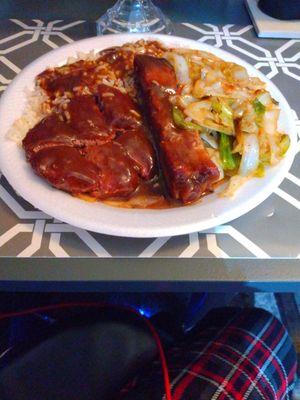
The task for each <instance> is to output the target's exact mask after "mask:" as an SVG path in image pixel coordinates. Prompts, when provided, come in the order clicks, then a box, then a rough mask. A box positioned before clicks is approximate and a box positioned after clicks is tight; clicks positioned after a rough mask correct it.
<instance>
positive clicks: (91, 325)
mask: <svg viewBox="0 0 300 400" xmlns="http://www.w3.org/2000/svg"><path fill="white" fill-rule="evenodd" d="M156 354H157V350H156V345H155V342H154V339H153V338H152V336H151V334H150V333H149V331H148V328H146V327H145V325H144V323H143V322H141V321H140V319H139V318H138V317H136V316H132V315H127V313H122V316H120V315H118V313H116V312H111V311H110V313H102V315H101V313H100V315H99V314H98V316H97V321H95V320H94V321H89V322H88V323H87V321H83V320H81V321H80V323H77V324H76V323H75V324H74V320H73V323H71V322H70V325H69V327H66V326H64V327H63V328H61V329H59V330H58V331H57V332H56V333H55V334H52V335H50V336H49V337H48V338H46V339H44V340H42V341H41V342H40V343H38V344H37V345H36V344H35V345H34V346H33V347H31V349H29V350H28V349H27V350H26V351H23V352H22V353H21V354H18V355H17V356H16V355H14V357H13V358H12V359H11V360H9V363H8V365H7V366H6V367H4V368H2V369H1V370H0V399H1V400H94V399H97V398H101V400H111V399H112V398H113V397H114V396H115V395H116V394H117V393H118V392H119V391H120V390H121V389H122V388H123V386H124V385H126V384H127V383H128V381H129V380H130V379H132V378H133V377H134V376H135V375H137V374H138V373H140V372H142V371H143V368H144V367H145V366H147V365H149V363H150V362H151V361H152V360H153V359H154V358H155V356H156ZM99 396H100V397H99Z"/></svg>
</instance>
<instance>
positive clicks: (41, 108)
mask: <svg viewBox="0 0 300 400" xmlns="http://www.w3.org/2000/svg"><path fill="white" fill-rule="evenodd" d="M25 95H26V98H27V101H26V106H25V109H24V112H23V114H22V116H21V117H20V118H18V119H17V120H16V121H15V122H14V123H13V124H12V126H11V128H10V129H9V131H8V133H7V135H8V137H9V138H10V139H11V140H13V141H14V142H16V143H17V144H19V145H21V144H22V140H23V139H24V138H25V136H26V134H27V132H28V131H29V129H31V128H33V127H34V126H35V125H36V124H37V123H38V122H39V121H40V120H41V119H42V118H44V117H45V116H46V115H47V114H48V112H49V111H48V112H47V110H46V107H45V102H46V101H47V99H48V97H47V95H46V94H45V93H44V92H43V90H42V89H40V88H39V87H36V88H35V89H34V90H28V89H26V93H25Z"/></svg>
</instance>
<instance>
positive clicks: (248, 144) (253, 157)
mask: <svg viewBox="0 0 300 400" xmlns="http://www.w3.org/2000/svg"><path fill="white" fill-rule="evenodd" d="M258 163H259V144H258V139H257V136H256V135H255V134H244V141H243V154H242V159H241V163H240V168H239V174H240V175H241V176H249V175H250V174H251V173H252V172H254V171H255V170H256V169H257V167H258Z"/></svg>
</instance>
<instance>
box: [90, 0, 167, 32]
mask: <svg viewBox="0 0 300 400" xmlns="http://www.w3.org/2000/svg"><path fill="white" fill-rule="evenodd" d="M125 32H127V33H137V32H151V33H165V34H170V33H172V24H171V21H170V20H169V18H167V17H166V16H165V15H164V14H163V12H162V11H161V10H160V9H159V8H158V7H156V6H155V5H154V4H153V3H152V1H151V0H118V1H117V2H116V4H115V5H114V6H113V7H112V8H110V9H108V10H107V12H106V13H105V14H104V15H102V16H101V17H100V18H99V19H98V20H97V33H98V35H102V34H107V33H125Z"/></svg>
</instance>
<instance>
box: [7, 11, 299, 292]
mask: <svg viewBox="0 0 300 400" xmlns="http://www.w3.org/2000/svg"><path fill="white" fill-rule="evenodd" d="M174 26H175V34H177V35H179V36H183V37H187V38H192V39H195V40H199V41H201V42H205V43H207V44H211V45H213V46H217V47H221V48H223V49H226V50H228V51H230V52H231V53H233V54H236V55H237V56H239V57H241V58H243V59H245V60H246V61H248V62H249V63H251V64H252V65H254V66H255V67H256V68H257V69H259V70H260V71H262V72H263V73H264V74H265V75H266V76H267V77H269V78H270V79H271V80H272V81H273V82H274V83H275V84H276V85H277V86H278V87H279V88H280V89H281V91H282V92H283V94H284V95H285V96H286V97H287V99H288V101H289V103H290V105H291V107H292V109H293V112H294V117H295V123H296V124H297V129H298V132H299V128H300V123H299V120H298V117H297V113H298V114H299V113H300V105H299V81H300V69H299V58H300V52H299V50H300V41H299V40H272V39H258V38H257V36H256V34H255V31H254V29H253V27H252V26H251V25H249V24H248V25H234V24H226V25H224V24H223V25H218V24H210V23H207V24H195V23H193V24H191V23H190V22H189V23H180V24H179V23H176V24H175V25H174ZM94 33H95V25H94V23H91V22H86V21H83V20H72V21H70V20H68V21H63V20H55V21H48V22H47V21H45V20H41V19H34V20H20V19H16V18H14V19H12V20H3V21H2V22H1V25H0V52H1V56H0V91H1V92H3V91H4V90H5V88H6V86H7V85H8V84H9V82H10V81H11V79H13V77H14V76H15V75H16V74H17V73H18V72H19V71H20V70H21V69H22V68H23V67H24V66H25V65H27V64H29V63H30V62H31V61H32V60H34V59H35V58H37V57H38V56H40V55H42V54H44V53H45V52H47V51H49V50H51V49H52V48H56V47H58V46H61V45H63V44H65V43H70V42H72V41H73V40H78V39H81V38H84V37H89V36H93V35H94ZM299 145H300V142H298V154H297V156H296V159H295V162H294V164H293V166H292V168H291V170H290V172H289V173H288V175H287V176H286V179H285V180H284V181H283V183H282V184H281V185H280V187H279V188H278V189H276V190H275V192H274V193H273V194H272V195H271V196H270V197H269V198H268V199H267V200H266V201H264V202H263V203H262V204H261V205H260V206H258V207H257V208H256V209H255V210H253V211H251V212H249V213H248V214H246V215H244V216H242V217H240V218H238V219H237V220H235V221H233V222H231V223H230V224H227V225H223V226H219V227H217V228H215V229H211V230H209V231H205V232H201V233H192V234H190V235H182V236H177V237H164V238H150V239H130V238H120V237H112V236H107V235H101V234H96V233H92V232H87V231H85V230H81V229H78V228H75V227H72V226H69V225H67V224H65V223H61V222H60V221H56V220H54V219H53V218H51V217H49V216H47V215H45V214H44V213H42V212H40V211H38V210H35V209H34V208H33V207H32V206H31V205H30V204H28V203H27V202H25V201H24V200H23V199H22V198H20V197H19V196H18V195H17V194H16V193H15V192H14V190H13V189H12V188H11V187H10V186H9V184H8V183H7V181H6V180H5V177H4V176H2V177H1V180H0V216H1V218H0V257H1V258H0V279H1V283H0V289H8V290H11V289H20V290H23V289H26V290H28V289H29V288H30V289H31V290H33V289H36V290H56V289H60V290H145V289H147V290H159V291H161V290H200V289H201V290H203V289H206V290H210V289H211V290H219V289H221V290H227V289H228V290H236V289H241V288H243V289H244V290H248V289H249V290H258V289H263V290H275V288H276V290H282V291H285V290H293V288H297V287H298V284H299V285H300V263H299V258H300V241H299V233H300V229H299V226H300V224H299V223H300V213H299V209H300V189H299V187H300V179H299V178H300V169H299V166H300V155H299V150H300V146H299Z"/></svg>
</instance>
